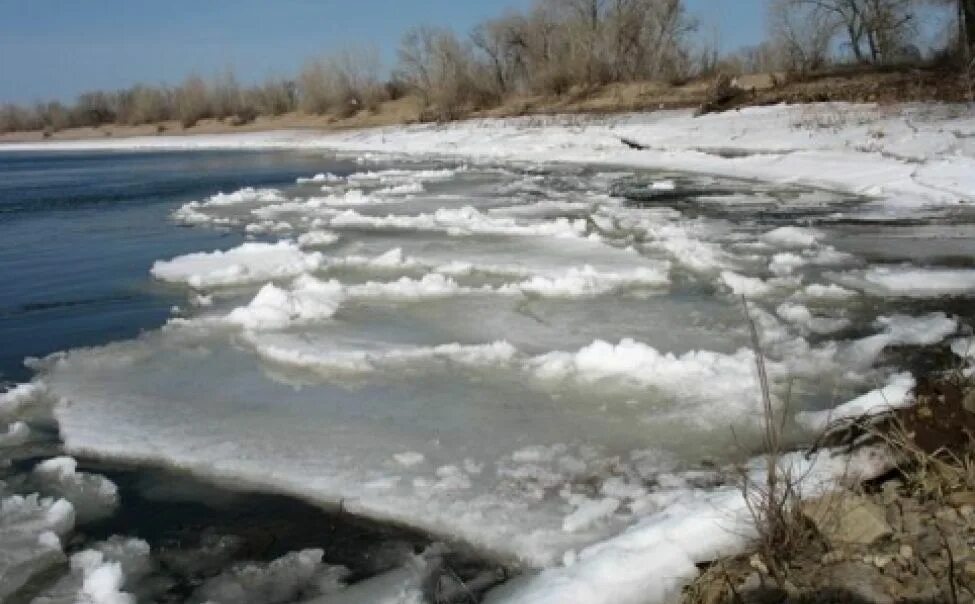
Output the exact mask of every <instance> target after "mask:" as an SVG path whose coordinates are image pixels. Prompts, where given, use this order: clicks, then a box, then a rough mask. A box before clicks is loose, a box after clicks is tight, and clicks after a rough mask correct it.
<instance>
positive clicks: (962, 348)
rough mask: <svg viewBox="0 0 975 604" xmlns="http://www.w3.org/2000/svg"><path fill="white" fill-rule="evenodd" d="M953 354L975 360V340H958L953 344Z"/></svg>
mask: <svg viewBox="0 0 975 604" xmlns="http://www.w3.org/2000/svg"><path fill="white" fill-rule="evenodd" d="M951 352H953V353H955V354H956V355H958V356H959V357H961V358H963V359H975V338H956V339H955V340H953V341H952V342H951Z"/></svg>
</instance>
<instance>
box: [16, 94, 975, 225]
mask: <svg viewBox="0 0 975 604" xmlns="http://www.w3.org/2000/svg"><path fill="white" fill-rule="evenodd" d="M817 115H819V116H823V117H822V118H817V117H816V116H817ZM851 115H852V116H854V117H853V118H852V119H851V118H847V117H846V116H851ZM836 116H840V119H843V120H846V121H847V122H848V123H847V125H846V127H844V128H840V129H833V128H825V129H824V128H819V127H816V124H817V123H820V121H821V120H822V119H825V120H835V119H836ZM972 125H973V118H972V117H971V116H970V115H969V114H967V113H964V112H962V113H961V117H959V114H958V110H957V107H956V106H952V105H935V104H920V105H897V106H894V107H884V108H880V107H877V106H876V105H871V104H865V105H854V104H845V103H825V104H819V105H784V104H783V105H775V106H769V107H749V108H745V109H742V110H741V111H736V112H733V113H722V114H715V115H709V116H705V117H703V118H697V117H694V115H693V112H692V111H690V110H676V111H656V112H653V113H644V114H632V115H629V116H625V117H622V118H620V119H613V120H605V119H603V118H600V117H598V116H594V117H591V118H586V119H584V120H582V121H581V122H580V120H579V118H578V116H570V117H558V116H556V117H553V118H551V119H546V120H538V119H537V118H536V117H535V116H532V117H530V118H505V119H481V120H469V121H464V122H458V123H453V124H448V125H445V126H444V125H440V124H434V125H431V124H422V125H414V126H402V127H398V128H376V129H372V130H365V131H352V132H339V133H324V134H323V133H321V132H316V131H282V132H263V133H240V134H227V135H199V136H171V137H169V136H153V137H144V138H130V139H112V140H105V139H103V140H88V141H58V142H50V141H44V142H42V143H21V144H7V145H3V146H2V147H0V149H9V150H18V149H19V150H28V149H151V148H155V149H273V148H290V149H333V150H342V151H348V152H356V153H359V154H363V153H365V154H366V155H369V156H374V155H375V153H376V152H392V153H402V152H404V150H408V151H409V153H411V154H412V155H413V156H421V155H427V156H444V155H447V154H449V155H450V156H452V157H458V158H475V159H479V160H487V159H490V160H494V161H502V160H503V161H528V162H552V161H564V162H572V161H574V162H581V163H586V162H588V163H601V164H606V165H613V166H621V165H627V166H639V167H650V168H659V169H674V170H684V171H694V172H698V173H705V174H718V175H725V176H734V177H742V178H756V179H762V180H765V181H771V182H779V183H804V184H810V185H815V186H821V187H827V188H836V189H841V190H844V191H848V192H851V193H857V194H867V195H872V196H874V197H876V198H878V199H883V200H884V203H886V204H888V205H890V206H891V207H909V208H916V207H921V206H924V205H930V204H943V205H944V204H957V203H958V201H959V200H966V201H971V200H972V199H973V193H972V192H973V191H975V182H973V177H972V174H975V158H973V156H975V149H973V147H972V145H970V144H967V143H966V142H965V141H964V140H959V139H958V138H956V137H954V136H950V135H949V134H947V133H950V132H953V131H962V132H963V131H967V130H970V129H971V128H972ZM871 130H873V131H877V130H880V131H883V132H885V134H886V136H885V137H884V138H883V139H879V140H877V139H873V140H871V139H870V137H869V131H871ZM620 137H626V138H628V139H631V140H636V141H638V142H641V143H642V144H645V145H648V146H649V147H651V148H650V149H647V150H644V151H635V150H630V149H627V148H626V147H625V146H624V145H622V144H621V143H620ZM716 139H719V140H721V141H722V145H723V147H725V148H726V150H730V151H736V152H737V153H732V154H729V153H709V152H703V151H702V149H704V150H707V149H709V148H712V147H713V146H714V141H715V140H716ZM864 140H871V144H870V145H864V144H863V141H864ZM386 177H387V179H389V178H391V177H394V176H393V175H392V174H387V175H386ZM410 178H412V177H410ZM380 180H381V178H380Z"/></svg>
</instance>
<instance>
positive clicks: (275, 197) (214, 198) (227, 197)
mask: <svg viewBox="0 0 975 604" xmlns="http://www.w3.org/2000/svg"><path fill="white" fill-rule="evenodd" d="M285 199H286V198H285V197H284V195H283V194H282V193H281V191H279V190H277V189H255V188H254V187H245V188H243V189H239V190H237V191H234V192H232V193H223V192H220V193H217V194H216V195H211V196H210V197H208V198H207V199H206V200H205V201H204V202H203V205H207V206H231V205H237V204H241V203H255V202H257V203H273V202H279V201H285Z"/></svg>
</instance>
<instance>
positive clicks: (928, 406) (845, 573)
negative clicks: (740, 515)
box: [683, 369, 975, 604]
mask: <svg viewBox="0 0 975 604" xmlns="http://www.w3.org/2000/svg"><path fill="white" fill-rule="evenodd" d="M970 373H971V372H970V370H965V371H961V372H959V371H958V370H954V369H953V370H949V371H944V372H939V373H938V374H933V375H932V376H930V377H929V378H928V379H926V380H924V381H923V383H922V384H920V385H919V386H918V388H917V389H916V390H915V392H914V393H912V400H911V403H910V405H909V406H907V407H904V408H900V409H894V410H891V409H884V408H882V407H881V408H878V409H877V410H876V411H877V412H876V413H875V414H873V415H867V414H865V415H863V416H860V417H856V418H852V419H847V420H841V421H839V422H836V423H835V424H833V425H832V426H830V427H829V428H827V430H826V432H825V433H824V436H823V438H822V442H821V443H819V444H820V445H822V444H824V443H828V444H831V445H832V446H834V447H835V446H852V447H879V448H880V449H881V450H883V451H885V453H886V454H887V456H888V457H889V459H890V460H891V469H890V471H889V472H887V473H885V474H883V475H881V476H879V477H876V478H874V479H872V480H869V481H867V482H851V483H848V484H846V485H845V486H843V487H840V488H837V489H835V490H832V491H831V492H829V493H827V494H825V495H822V496H819V497H815V498H810V499H806V500H802V499H801V498H800V496H801V494H800V493H795V494H794V496H793V497H789V498H784V499H782V500H781V501H780V502H779V503H780V504H781V506H782V508H783V509H782V510H781V512H782V516H781V517H782V518H784V519H785V526H781V527H779V529H780V530H779V531H778V533H777V534H772V533H771V532H770V531H771V530H772V524H771V523H770V522H769V516H768V514H764V513H763V510H764V508H762V506H761V503H762V500H761V491H760V489H759V488H758V486H757V485H756V486H753V487H752V488H751V489H750V496H751V497H752V498H753V500H754V501H755V503H756V510H757V514H756V521H757V524H758V525H759V526H760V527H762V528H760V533H761V536H760V538H759V539H757V540H756V541H755V546H754V548H753V549H751V550H750V551H747V552H744V553H741V554H738V555H735V556H733V557H729V558H722V559H718V560H715V561H713V562H712V563H710V564H707V565H705V566H704V568H703V570H702V574H701V576H700V577H699V578H698V579H697V580H696V581H695V582H693V583H692V584H691V585H689V586H688V587H687V588H686V590H685V592H684V597H683V601H684V602H685V603H687V604H732V603H735V604H759V603H762V602H772V601H774V602H783V603H790V604H795V603H799V602H822V603H827V602H837V603H838V602H858V603H862V604H888V603H891V604H892V603H894V602H945V603H952V604H957V603H959V602H972V601H973V600H975V555H973V552H975V474H973V472H972V468H973V464H975V446H973V442H975V441H973V437H975V389H973V388H972V381H971V377H970Z"/></svg>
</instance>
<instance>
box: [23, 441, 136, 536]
mask: <svg viewBox="0 0 975 604" xmlns="http://www.w3.org/2000/svg"><path fill="white" fill-rule="evenodd" d="M77 468H78V462H77V461H75V459H74V458H72V457H54V458H52V459H47V460H45V461H42V462H41V463H39V464H37V465H36V466H35V467H34V471H33V472H32V475H31V478H32V481H33V482H35V483H36V484H37V485H38V486H39V488H40V489H41V491H42V492H44V493H45V494H49V495H56V496H58V497H63V498H65V499H67V500H68V501H70V502H71V503H72V505H73V506H74V508H75V512H76V514H77V518H78V521H79V522H82V523H83V522H89V521H91V520H97V519H100V518H104V517H106V516H109V515H111V514H112V513H113V512H114V511H115V509H116V508H117V507H118V503H119V497H118V487H116V486H115V483H113V482H112V481H111V480H109V479H108V478H105V477H104V476H101V475H99V474H89V473H87V472H78V471H77Z"/></svg>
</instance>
